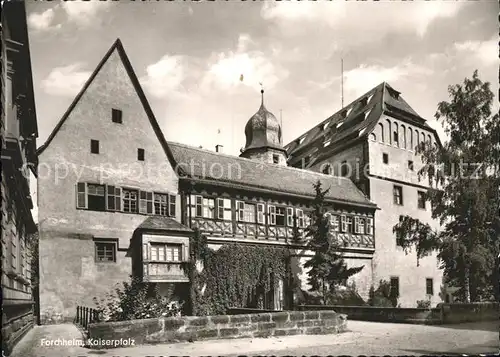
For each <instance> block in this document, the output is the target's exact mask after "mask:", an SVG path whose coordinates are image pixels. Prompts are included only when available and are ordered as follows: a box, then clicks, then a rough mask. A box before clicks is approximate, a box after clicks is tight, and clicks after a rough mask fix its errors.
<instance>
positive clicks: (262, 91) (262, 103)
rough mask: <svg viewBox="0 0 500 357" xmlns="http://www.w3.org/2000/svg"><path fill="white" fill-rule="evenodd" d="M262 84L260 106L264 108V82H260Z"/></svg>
mask: <svg viewBox="0 0 500 357" xmlns="http://www.w3.org/2000/svg"><path fill="white" fill-rule="evenodd" d="M259 84H260V105H261V106H264V86H263V85H262V82H259Z"/></svg>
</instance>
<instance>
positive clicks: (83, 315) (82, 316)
mask: <svg viewBox="0 0 500 357" xmlns="http://www.w3.org/2000/svg"><path fill="white" fill-rule="evenodd" d="M99 315H100V311H99V310H97V309H93V308H91V307H85V306H77V307H76V318H75V323H76V324H77V325H80V326H82V327H83V328H84V329H85V330H86V329H87V327H88V326H89V324H91V323H94V322H99Z"/></svg>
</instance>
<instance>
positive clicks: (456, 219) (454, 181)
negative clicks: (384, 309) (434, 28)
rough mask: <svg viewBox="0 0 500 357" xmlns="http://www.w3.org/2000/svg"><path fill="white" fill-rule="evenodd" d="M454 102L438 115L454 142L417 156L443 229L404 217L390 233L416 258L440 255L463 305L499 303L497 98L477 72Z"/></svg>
mask: <svg viewBox="0 0 500 357" xmlns="http://www.w3.org/2000/svg"><path fill="white" fill-rule="evenodd" d="M448 92H449V95H450V101H448V102H446V101H443V102H440V103H439V104H438V109H437V112H436V114H435V117H436V119H437V120H441V121H442V123H443V125H444V128H445V131H446V133H447V134H448V135H449V141H447V142H446V143H445V144H444V145H443V146H437V145H435V146H433V145H430V144H429V143H428V142H426V143H421V144H420V145H419V146H418V148H417V152H418V153H419V154H421V157H422V162H423V163H424V166H423V168H422V169H421V170H419V172H418V174H419V176H423V177H427V178H428V181H429V185H430V188H429V190H428V192H427V194H426V199H427V200H428V201H429V202H430V204H431V209H432V217H433V218H435V219H439V221H440V223H441V225H442V226H443V229H442V230H440V231H435V230H433V229H432V228H431V227H430V226H429V225H428V224H425V223H423V222H421V221H419V220H418V219H413V218H411V217H409V216H401V217H400V220H399V223H398V224H396V225H395V226H394V228H393V230H394V232H395V233H396V237H397V240H398V244H400V245H401V246H402V247H403V248H404V249H405V251H406V252H408V251H409V250H410V249H411V248H412V247H414V248H416V251H417V264H418V259H420V258H422V257H424V256H426V255H429V254H430V253H431V252H433V251H436V252H437V253H438V259H439V261H440V263H441V268H443V269H444V278H445V282H447V283H448V284H450V285H453V286H456V287H458V288H459V290H458V291H457V293H456V295H457V297H458V299H459V300H461V301H465V302H469V301H473V302H474V301H480V300H483V299H489V298H491V297H492V296H493V295H494V296H496V297H497V298H498V280H499V271H498V268H497V266H498V256H499V253H500V250H499V241H500V237H499V234H500V207H499V202H500V166H499V163H500V121H499V116H498V113H496V114H495V115H492V103H493V98H494V95H493V93H492V92H491V90H490V84H489V83H488V82H486V83H483V82H482V81H481V80H480V79H479V77H478V73H477V71H475V72H474V74H473V76H472V79H467V78H466V79H465V80H464V82H463V85H460V84H457V85H453V86H449V87H448Z"/></svg>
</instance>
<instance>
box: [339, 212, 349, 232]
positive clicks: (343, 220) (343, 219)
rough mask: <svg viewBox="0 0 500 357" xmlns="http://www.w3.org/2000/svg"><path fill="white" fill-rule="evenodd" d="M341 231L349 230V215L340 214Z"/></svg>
mask: <svg viewBox="0 0 500 357" xmlns="http://www.w3.org/2000/svg"><path fill="white" fill-rule="evenodd" d="M340 231H341V232H346V231H347V217H346V216H345V215H342V216H340Z"/></svg>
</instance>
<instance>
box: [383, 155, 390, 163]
mask: <svg viewBox="0 0 500 357" xmlns="http://www.w3.org/2000/svg"><path fill="white" fill-rule="evenodd" d="M382 162H383V163H384V164H388V163H389V154H387V153H383V154H382Z"/></svg>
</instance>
